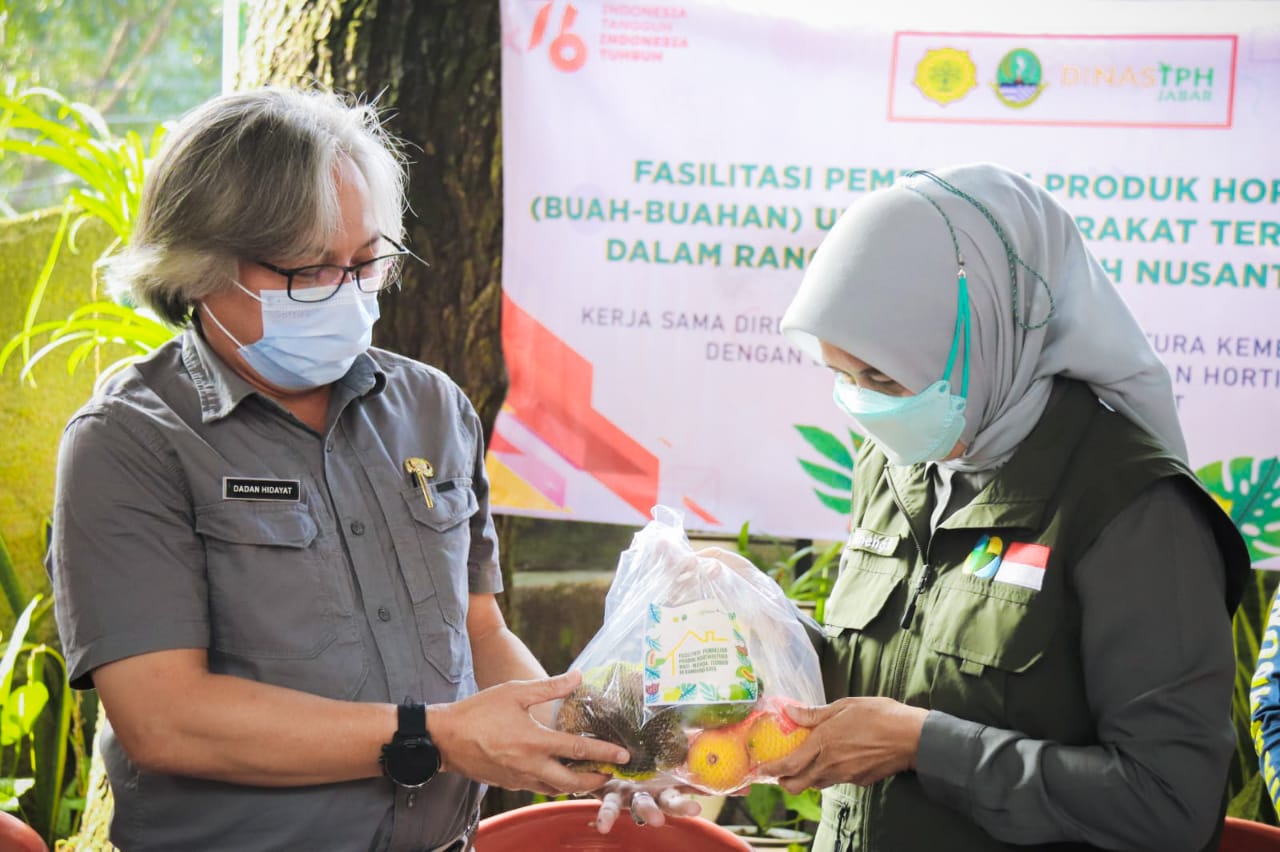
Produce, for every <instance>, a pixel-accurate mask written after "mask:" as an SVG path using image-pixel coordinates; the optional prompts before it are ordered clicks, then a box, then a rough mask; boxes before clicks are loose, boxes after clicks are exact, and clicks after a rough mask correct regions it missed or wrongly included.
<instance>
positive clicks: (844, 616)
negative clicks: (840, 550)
mask: <svg viewBox="0 0 1280 852" xmlns="http://www.w3.org/2000/svg"><path fill="white" fill-rule="evenodd" d="M906 576H907V564H906V563H905V562H903V561H902V560H899V559H893V558H886V557H883V556H873V555H871V554H868V553H863V552H861V551H856V550H845V552H844V556H843V557H842V559H841V562H840V576H839V577H837V578H836V583H835V585H834V586H833V587H832V588H831V595H830V597H828V598H827V606H826V611H825V612H826V614H825V622H826V625H827V626H828V627H829V628H830V627H837V628H842V629H843V628H850V629H853V630H865V629H866V628H867V625H869V624H870V623H871V622H872V621H873V620H875V618H876V617H877V616H878V615H880V613H881V612H883V611H884V609H885V604H887V603H888V602H889V598H890V596H891V595H893V592H894V589H896V588H897V587H898V586H899V585H900V584H901V583H902V582H903V580H905V579H906Z"/></svg>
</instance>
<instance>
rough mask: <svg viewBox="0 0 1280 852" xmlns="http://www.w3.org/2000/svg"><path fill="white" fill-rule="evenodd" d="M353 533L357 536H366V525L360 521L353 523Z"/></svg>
mask: <svg viewBox="0 0 1280 852" xmlns="http://www.w3.org/2000/svg"><path fill="white" fill-rule="evenodd" d="M351 532H353V533H354V534H356V535H364V524H363V523H361V522H360V521H352V522H351Z"/></svg>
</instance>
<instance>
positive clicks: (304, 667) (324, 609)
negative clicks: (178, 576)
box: [195, 501, 365, 698]
mask: <svg viewBox="0 0 1280 852" xmlns="http://www.w3.org/2000/svg"><path fill="white" fill-rule="evenodd" d="M195 530H196V533H197V534H199V535H200V536H201V537H202V538H203V540H204V551H205V553H204V555H205V575H206V579H207V582H208V590H209V623H210V647H209V655H210V666H211V668H212V669H214V670H215V671H219V672H222V673H226V674H234V675H237V676H240V677H247V678H251V679H254V680H259V681H263V682H266V683H273V684H277V685H280V686H287V687H290V688H293V689H301V690H304V691H307V692H312V693H315V694H318V695H326V696H330V697H344V698H345V697H349V696H350V695H353V694H354V693H355V691H356V690H357V689H358V688H359V686H360V684H361V682H362V681H363V679H364V675H365V658H364V650H363V648H362V646H361V643H360V640H359V637H358V636H357V634H356V633H355V627H354V624H353V623H352V622H351V617H350V612H349V610H347V611H344V607H343V606H342V605H341V595H340V587H339V584H340V582H341V578H340V576H339V572H340V571H341V570H345V562H341V565H340V555H339V551H338V548H337V543H336V538H335V537H334V536H333V535H323V534H321V533H320V531H319V529H318V527H317V525H316V523H315V520H314V519H313V518H312V516H311V512H310V510H309V509H308V507H307V504H306V503H289V504H271V503H267V504H264V503H257V502H239V501H227V502H222V503H214V504H211V505H207V506H198V507H196V510H195Z"/></svg>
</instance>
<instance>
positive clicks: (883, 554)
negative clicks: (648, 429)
mask: <svg viewBox="0 0 1280 852" xmlns="http://www.w3.org/2000/svg"><path fill="white" fill-rule="evenodd" d="M783 329H784V332H785V333H786V334H787V335H788V336H789V337H790V338H791V339H792V340H793V341H795V342H796V343H797V344H798V345H800V346H803V347H804V348H806V349H807V350H808V351H809V352H810V353H811V354H812V355H813V356H814V357H816V358H820V359H821V360H822V361H823V362H825V363H826V364H827V365H828V366H829V367H830V368H831V369H832V370H833V371H834V372H835V374H836V381H835V401H836V403H837V405H839V406H840V407H841V408H842V409H844V410H845V412H846V413H848V414H849V415H850V416H851V417H852V418H853V421H854V423H855V429H857V431H859V432H861V433H862V434H863V435H865V436H866V437H867V438H868V440H867V441H866V442H865V443H864V445H863V447H862V449H861V451H860V453H859V455H858V459H857V462H856V465H855V481H854V487H853V508H852V518H851V524H850V530H851V534H850V537H849V540H848V542H847V545H846V548H845V552H844V556H843V560H842V563H841V571H840V577H839V581H838V582H837V583H836V585H835V588H834V589H833V591H832V594H831V598H830V600H829V602H828V604H827V608H826V625H825V627H826V634H827V637H828V644H827V646H826V648H825V649H824V653H823V665H824V677H825V679H826V686H827V694H828V699H829V700H831V702H832V703H830V704H828V705H825V706H823V707H819V708H802V709H797V710H795V711H794V712H792V716H793V717H795V719H796V721H798V722H800V723H801V724H804V725H807V726H811V727H813V733H812V735H811V736H810V737H809V738H808V739H807V741H806V742H805V744H804V745H803V746H801V747H800V748H799V749H798V750H796V751H795V752H793V753H792V754H791V755H790V756H788V757H787V758H784V759H782V760H780V761H777V762H775V763H774V764H771V765H768V766H766V767H764V768H763V770H762V771H764V772H767V773H769V774H776V775H778V776H780V777H782V778H783V781H782V784H783V786H784V787H785V788H788V789H790V790H792V791H799V790H801V789H804V788H806V787H821V788H826V790H825V792H824V797H823V800H824V801H823V818H822V824H821V827H820V829H819V831H818V836H817V838H816V839H815V843H814V849H815V850H818V851H819V852H827V851H828V850H841V852H843V850H859V852H901V851H902V850H926V849H946V850H948V852H968V850H996V849H1009V848H1013V847H1018V846H1037V845H1043V848H1052V849H1057V850H1066V849H1072V850H1076V849H1159V850H1183V849H1185V850H1200V849H1216V845H1217V844H1216V836H1217V831H1218V828H1217V827H1218V826H1220V824H1221V817H1222V814H1223V807H1224V798H1223V796H1224V788H1225V782H1226V775H1227V764H1228V760H1229V758H1230V755H1231V753H1232V751H1233V749H1234V746H1235V735H1234V729H1233V726H1232V723H1231V697H1232V684H1233V678H1234V673H1235V663H1234V658H1233V649H1232V642H1231V626H1230V617H1231V612H1232V611H1233V610H1234V608H1235V605H1236V603H1237V601H1238V599H1239V592H1240V588H1241V583H1242V582H1243V578H1244V576H1245V574H1246V572H1247V570H1248V567H1249V562H1248V556H1247V552H1246V550H1245V548H1244V544H1243V542H1242V541H1241V539H1240V537H1239V535H1238V533H1237V532H1236V531H1235V529H1234V527H1233V526H1232V524H1231V523H1230V521H1229V519H1228V518H1227V517H1226V516H1225V515H1224V514H1223V513H1222V512H1221V510H1220V509H1218V507H1217V506H1216V504H1215V503H1214V502H1213V500H1212V499H1211V498H1210V497H1209V496H1208V494H1207V493H1206V492H1205V491H1204V490H1203V489H1202V488H1201V487H1200V486H1199V483H1198V482H1197V480H1196V478H1195V476H1194V475H1193V474H1192V473H1191V471H1190V470H1189V469H1188V467H1187V464H1186V449H1185V444H1184V442H1183V438H1182V434H1181V431H1180V429H1179V426H1178V420H1177V415H1176V411H1175V405H1174V400H1173V395H1172V393H1171V386H1170V381H1169V376H1168V373H1167V372H1166V370H1165V369H1164V367H1163V366H1162V365H1161V364H1160V362H1159V360H1158V359H1157V358H1156V356H1155V354H1154V352H1153V351H1152V350H1151V347H1150V346H1149V344H1148V343H1147V341H1146V338H1145V337H1144V335H1143V333H1142V331H1141V330H1140V329H1139V327H1138V324H1137V322H1136V321H1135V320H1134V318H1133V316H1132V314H1130V312H1129V311H1128V309H1127V308H1126V307H1125V305H1124V303H1123V301H1122V300H1121V299H1120V297H1119V296H1118V295H1117V293H1116V291H1115V288H1114V286H1113V285H1112V284H1111V282H1110V281H1109V280H1108V279H1107V277H1106V275H1105V273H1104V272H1103V270H1102V269H1101V267H1100V266H1099V264H1098V263H1097V261H1096V260H1095V259H1094V258H1093V257H1092V256H1091V255H1090V253H1089V252H1088V250H1087V249H1086V248H1085V246H1084V244H1083V242H1082V240H1081V237H1080V234H1079V232H1078V231H1077V229H1076V226H1075V224H1074V222H1073V221H1072V219H1071V217H1070V216H1069V215H1068V214H1067V213H1066V212H1065V211H1064V210H1063V209H1062V208H1061V207H1060V206H1059V205H1058V204H1057V203H1056V201H1055V200H1054V199H1053V198H1052V197H1051V196H1050V195H1049V194H1048V193H1047V192H1045V191H1044V190H1043V189H1041V188H1040V187H1038V186H1035V185H1034V184H1032V183H1031V182H1029V181H1028V180H1026V179H1024V178H1022V177H1021V176H1019V175H1017V174H1014V173H1011V172H1009V171H1007V170H1005V169H1002V168H1000V167H997V166H992V165H971V166H962V167H956V168H951V169H947V170H943V171H941V172H939V173H938V174H931V173H924V172H921V173H914V174H913V175H912V176H911V177H909V178H908V179H907V180H905V181H902V182H900V183H899V184H897V185H895V186H894V187H892V188H890V189H886V190H882V191H879V192H875V193H872V194H870V195H868V196H866V197H865V198H864V199H862V200H860V201H859V202H857V203H856V204H854V205H853V206H852V207H850V208H849V210H848V211H846V213H845V214H844V215H843V216H842V218H841V219H840V220H839V221H838V222H837V224H836V225H835V227H834V228H833V229H832V231H831V233H830V234H829V235H828V236H827V238H826V240H825V241H824V242H823V244H822V246H821V247H820V249H819V250H818V252H817V254H816V255H815V257H814V260H813V263H812V264H811V266H810V269H809V271H808V272H807V273H806V275H805V278H804V281H803V283H802V284H801V286H800V290H799V292H798V293H797V295H796V297H795V299H794V301H793V302H792V304H791V306H790V307H789V309H788V310H787V313H786V315H785V317H784V319H783Z"/></svg>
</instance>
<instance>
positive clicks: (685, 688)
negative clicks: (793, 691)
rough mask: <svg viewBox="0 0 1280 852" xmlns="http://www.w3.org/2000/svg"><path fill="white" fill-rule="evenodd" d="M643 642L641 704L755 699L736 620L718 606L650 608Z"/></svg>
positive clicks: (714, 603)
mask: <svg viewBox="0 0 1280 852" xmlns="http://www.w3.org/2000/svg"><path fill="white" fill-rule="evenodd" d="M644 638H645V665H644V701H645V704H646V705H656V704H719V703H727V702H740V701H755V700H756V698H758V697H759V693H760V685H759V683H758V682H757V680H756V673H755V669H754V668H753V667H752V665H751V656H750V655H749V654H748V652H747V640H746V639H745V638H744V637H743V635H742V631H741V630H740V629H739V627H738V617H737V615H736V614H735V613H733V612H729V611H728V610H726V609H725V608H724V606H723V605H721V603H720V602H719V601H717V600H714V599H708V600H701V601H696V602H694V603H691V604H683V605H681V606H661V605H659V604H650V606H649V619H648V624H647V626H646V629H645V637H644Z"/></svg>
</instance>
